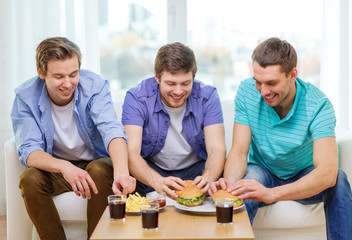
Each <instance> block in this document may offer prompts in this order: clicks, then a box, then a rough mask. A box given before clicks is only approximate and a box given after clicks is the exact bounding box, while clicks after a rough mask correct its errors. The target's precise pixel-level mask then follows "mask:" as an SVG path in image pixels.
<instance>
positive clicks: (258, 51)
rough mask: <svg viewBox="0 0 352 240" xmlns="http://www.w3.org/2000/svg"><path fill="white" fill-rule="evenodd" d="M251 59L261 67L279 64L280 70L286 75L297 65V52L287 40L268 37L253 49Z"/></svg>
mask: <svg viewBox="0 0 352 240" xmlns="http://www.w3.org/2000/svg"><path fill="white" fill-rule="evenodd" d="M252 60H253V63H254V62H257V63H258V64H259V65H260V66H261V67H263V68H265V67H266V66H269V65H280V66H281V72H283V73H285V74H286V75H288V74H289V73H290V72H291V70H292V69H293V68H295V67H296V66H297V53H296V50H295V49H294V48H293V47H292V45H291V44H290V43H288V42H287V41H285V40H281V39H279V38H269V39H267V40H265V41H264V42H262V43H260V44H259V45H258V46H257V47H256V48H255V49H254V51H253V54H252Z"/></svg>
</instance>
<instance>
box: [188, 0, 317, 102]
mask: <svg viewBox="0 0 352 240" xmlns="http://www.w3.org/2000/svg"><path fill="white" fill-rule="evenodd" d="M199 6H202V7H201V11H200V8H199ZM187 11H188V15H187V16H188V36H187V39H188V44H189V45H190V47H191V48H192V49H193V50H194V51H195V53H196V57H197V61H198V69H199V71H198V73H197V76H196V78H197V79H199V80H201V81H203V82H206V83H210V84H214V85H215V86H216V87H217V89H218V91H219V94H220V96H221V97H222V98H233V97H234V94H235V91H236V89H237V87H238V85H239V83H240V81H241V80H243V79H244V78H247V77H249V76H251V75H252V73H251V71H252V70H251V54H252V52H253V50H254V48H255V47H256V46H257V45H258V43H259V42H261V41H263V40H265V39H267V38H269V37H279V38H281V39H285V40H287V41H288V42H290V43H291V44H292V45H293V46H294V47H295V49H296V51H297V54H298V61H299V62H298V70H299V73H298V76H299V77H300V78H301V79H302V80H304V81H307V82H312V83H313V84H315V85H317V86H318V85H319V76H320V47H321V36H322V27H323V20H322V16H323V1H322V0H312V1H306V0H295V1H288V0H286V1H284V2H283V1H280V0H266V1H262V0H247V1H233V0H218V1H213V0H189V1H188V5H187ZM195 13H197V14H195Z"/></svg>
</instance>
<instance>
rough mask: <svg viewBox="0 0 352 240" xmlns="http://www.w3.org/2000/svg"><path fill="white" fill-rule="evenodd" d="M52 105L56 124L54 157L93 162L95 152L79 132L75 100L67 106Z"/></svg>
mask: <svg viewBox="0 0 352 240" xmlns="http://www.w3.org/2000/svg"><path fill="white" fill-rule="evenodd" d="M50 103H51V115H52V118H53V122H54V144H53V155H54V156H55V157H58V158H61V159H66V160H93V159H94V151H93V150H91V149H90V148H88V146H87V145H86V144H85V143H84V142H83V140H82V138H81V136H80V135H79V133H78V130H77V125H76V121H75V118H74V111H73V106H74V99H72V101H71V102H70V103H69V104H67V105H65V106H57V105H55V104H54V103H53V102H51V101H50Z"/></svg>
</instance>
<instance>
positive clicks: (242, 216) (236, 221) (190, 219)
mask: <svg viewBox="0 0 352 240" xmlns="http://www.w3.org/2000/svg"><path fill="white" fill-rule="evenodd" d="M90 239H91V240H101V239H165V240H170V239H172V240H178V239H180V240H181V239H207V240H210V239H214V240H215V239H237V240H250V239H252V240H253V239H254V233H253V230H252V227H251V224H250V221H249V218H248V214H247V211H246V208H245V207H243V208H241V209H238V210H235V211H234V215H233V224H232V225H218V224H216V216H215V215H196V214H193V213H192V214H191V213H189V212H185V211H181V210H179V209H176V208H175V207H173V206H167V207H165V208H164V209H162V210H161V211H160V213H159V229H158V230H157V231H152V232H149V231H143V230H142V224H141V216H140V215H135V214H134V215H128V214H127V216H126V221H125V222H117V221H110V218H109V208H108V207H107V208H106V209H105V211H104V213H103V215H102V217H101V219H100V221H99V223H98V225H97V227H96V228H95V230H94V232H93V234H92V236H91V238H90Z"/></svg>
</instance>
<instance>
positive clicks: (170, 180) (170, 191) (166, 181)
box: [154, 177, 187, 199]
mask: <svg viewBox="0 0 352 240" xmlns="http://www.w3.org/2000/svg"><path fill="white" fill-rule="evenodd" d="M183 187H187V184H186V183H185V182H184V181H183V180H182V179H181V178H178V177H160V178H158V179H157V180H156V183H155V186H154V189H155V191H157V192H158V193H164V194H165V195H166V196H168V197H169V198H172V199H177V197H178V195H177V194H176V193H175V192H174V191H175V190H182V189H183Z"/></svg>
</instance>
